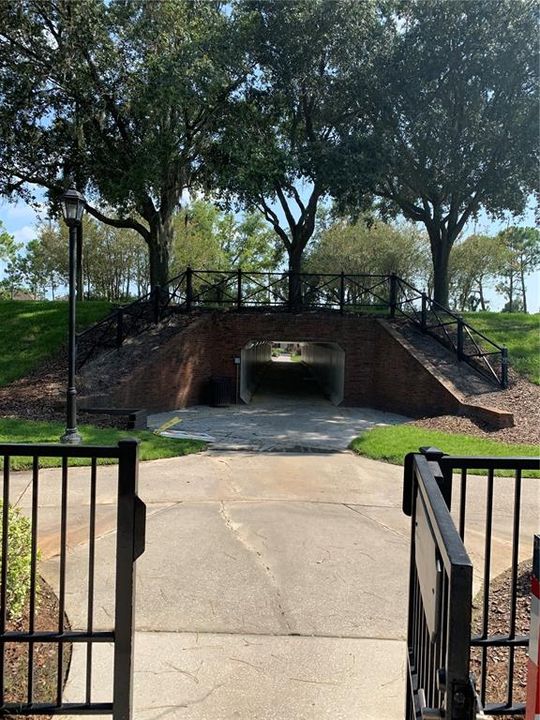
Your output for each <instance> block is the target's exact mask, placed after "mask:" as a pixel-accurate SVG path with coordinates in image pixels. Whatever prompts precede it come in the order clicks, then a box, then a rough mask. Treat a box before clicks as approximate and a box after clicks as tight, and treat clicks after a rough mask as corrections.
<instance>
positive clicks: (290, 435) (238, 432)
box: [148, 395, 408, 452]
mask: <svg viewBox="0 0 540 720" xmlns="http://www.w3.org/2000/svg"><path fill="white" fill-rule="evenodd" d="M175 417H177V418H178V424H176V425H175V426H174V429H176V430H182V431H183V432H188V433H195V434H200V433H206V434H209V435H211V436H212V437H214V438H215V439H216V443H215V444H214V445H213V448H214V449H216V450H225V451H227V450H257V451H259V452H274V451H285V450H287V451H290V450H299V451H309V450H315V451H334V452H338V451H341V450H345V449H346V448H347V447H348V445H349V443H350V442H351V440H353V439H354V438H355V437H358V435H360V434H361V433H362V432H364V431H365V430H369V429H370V428H372V427H375V426H376V425H394V424H397V423H400V422H406V421H407V420H408V418H405V417H403V416H402V415H396V414H394V413H387V412H382V411H380V410H372V409H370V408H346V407H335V406H334V405H332V403H330V402H329V401H328V400H325V399H324V398H317V397H315V398H310V399H309V401H308V402H305V401H304V402H302V403H301V404H299V403H298V401H297V400H296V399H295V398H294V397H293V398H291V397H290V396H284V397H280V396H275V395H271V396H262V397H261V396H255V398H254V401H253V403H250V404H249V405H231V406H229V407H224V408H211V407H207V406H200V407H191V408H186V409H184V410H176V411H172V412H166V413H158V414H155V415H151V416H150V417H149V419H148V424H149V426H150V427H152V428H157V427H159V426H160V425H162V424H163V423H164V422H167V421H168V420H171V419H173V418H175Z"/></svg>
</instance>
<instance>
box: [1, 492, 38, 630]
mask: <svg viewBox="0 0 540 720" xmlns="http://www.w3.org/2000/svg"><path fill="white" fill-rule="evenodd" d="M1 518H2V502H1V501H0V562H1V561H2V522H1ZM31 551H32V534H31V526H30V521H29V520H28V518H26V517H24V515H22V514H21V511H20V510H18V509H17V508H13V507H10V508H9V512H8V562H7V588H6V600H7V616H8V619H9V620H17V619H19V618H20V617H21V615H22V613H23V610H24V606H25V603H26V599H27V597H28V593H29V590H30V563H31V555H32V552H31Z"/></svg>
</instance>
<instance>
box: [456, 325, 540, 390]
mask: <svg viewBox="0 0 540 720" xmlns="http://www.w3.org/2000/svg"><path fill="white" fill-rule="evenodd" d="M463 317H464V318H465V319H466V320H467V321H468V322H469V323H470V324H471V325H472V326H473V327H475V328H476V329H477V330H480V332H482V333H484V335H487V337H488V338H490V339H491V340H494V341H495V342H496V343H499V344H500V345H505V346H506V347H507V348H508V354H509V357H510V367H512V368H513V369H514V370H515V371H516V372H518V373H519V374H520V375H525V377H527V378H528V379H529V380H530V381H531V382H533V383H536V385H540V314H539V313H536V315H526V314H525V313H496V312H472V313H463Z"/></svg>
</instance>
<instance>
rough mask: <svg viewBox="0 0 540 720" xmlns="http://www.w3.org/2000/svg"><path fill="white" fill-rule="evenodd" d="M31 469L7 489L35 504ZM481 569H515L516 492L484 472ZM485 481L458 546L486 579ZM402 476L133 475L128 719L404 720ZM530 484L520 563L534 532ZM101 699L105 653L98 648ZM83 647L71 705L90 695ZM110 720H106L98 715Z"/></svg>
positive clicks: (271, 458)
mask: <svg viewBox="0 0 540 720" xmlns="http://www.w3.org/2000/svg"><path fill="white" fill-rule="evenodd" d="M116 475H117V469H116V468H114V467H100V468H99V471H98V503H99V504H98V507H97V513H96V520H97V530H98V537H99V539H98V541H97V542H96V568H97V574H96V592H95V616H94V624H95V628H96V629H108V628H110V627H111V622H112V617H113V613H114V557H115V545H116V536H115V533H114V528H115V522H116V515H115V512H116V507H115V495H116V485H117V480H116ZM40 478H41V486H40V488H41V494H40V499H41V502H40V523H39V537H40V546H41V549H42V557H43V562H42V573H43V575H44V576H45V577H46V579H47V580H48V581H49V582H50V584H51V585H52V586H53V587H56V586H57V584H58V574H59V558H58V550H59V545H58V535H57V533H58V525H59V519H60V512H59V502H60V497H59V487H60V471H58V470H43V471H42V472H41V474H40ZM89 478H90V470H89V468H73V469H72V470H71V471H70V479H69V488H70V496H69V503H68V528H67V531H68V532H67V537H68V545H69V554H68V561H67V567H66V572H67V586H66V592H67V596H66V602H67V610H68V614H69V617H70V621H71V624H72V626H73V628H74V629H81V630H83V629H85V628H86V622H87V617H86V608H87V597H86V592H87V586H88V577H87V573H88V570H87V568H88V545H87V538H88V508H89ZM29 479H30V474H29V473H15V474H14V475H13V477H12V492H13V494H14V497H18V498H19V505H20V506H21V507H22V509H23V510H24V511H25V512H29V510H30V507H31V506H30V501H31V496H30V489H29V482H28V481H29ZM496 480H497V482H496V485H497V487H496V493H497V506H496V510H495V515H496V517H497V520H498V522H497V523H496V526H495V527H494V536H493V547H494V548H496V550H497V552H496V554H495V555H494V557H493V574H494V575H496V574H498V573H499V572H501V571H502V570H504V569H505V568H506V567H507V565H508V563H509V558H510V548H511V517H512V516H511V508H512V502H513V496H512V493H511V491H510V489H509V487H508V485H507V484H505V482H504V478H497V479H496ZM484 488H485V478H481V477H471V478H470V480H469V491H470V493H471V495H470V496H469V507H470V510H469V513H468V516H469V519H470V522H471V526H470V530H468V538H469V542H468V548H469V551H470V553H471V556H472V558H473V561H474V562H475V564H476V565H477V567H479V568H481V566H482V562H481V557H482V555H481V554H482V546H483V536H482V533H481V532H480V529H481V528H482V525H483V503H485V499H484V493H483V490H484ZM401 492H402V469H401V468H399V467H396V466H392V465H387V464H384V463H379V462H374V461H371V460H368V459H366V458H360V457H357V456H355V455H353V454H352V453H350V452H343V451H342V452H337V453H331V454H309V453H294V452H290V453H282V454H278V453H249V452H244V451H232V450H231V451H228V452H216V451H208V452H205V453H202V454H200V455H191V456H188V457H185V458H177V459H171V460H158V461H154V462H149V463H142V464H141V466H140V479H139V494H140V496H141V498H142V499H143V500H144V501H145V502H146V504H147V510H148V522H147V547H146V552H145V554H144V555H143V556H142V557H141V558H140V560H139V562H138V568H137V573H138V576H137V606H136V644H135V720H139V718H141V719H142V720H158V719H161V718H168V719H170V718H172V719H173V720H174V719H175V718H178V719H179V720H297V719H298V720H303V719H305V720H327V719H328V720H330V719H332V720H335V719H336V718H337V719H342V720H353V718H354V720H358V718H367V720H371V719H373V720H375V718H377V719H379V718H385V719H388V720H393V719H395V720H398V719H399V718H402V717H403V702H404V700H403V693H404V687H405V680H404V659H405V643H404V637H405V627H406V624H405V612H406V602H407V580H406V576H407V568H408V544H409V532H410V520H409V518H407V517H405V516H404V515H403V513H402V511H401ZM537 508H538V495H537V483H536V482H531V483H529V482H527V481H524V485H523V513H522V524H521V528H520V529H521V533H522V539H523V542H522V543H521V557H527V556H530V536H531V533H532V532H533V531H534V530H535V528H536V525H537ZM94 655H95V666H94V676H93V692H94V699H95V700H97V701H99V700H103V701H107V700H110V697H111V671H112V649H111V647H109V646H108V645H106V644H98V645H96V646H95V649H94ZM85 668H86V666H85V650H84V648H82V647H81V646H77V647H76V648H75V651H74V655H73V661H72V665H71V670H70V674H69V681H68V684H67V687H66V699H67V700H69V701H72V702H76V701H79V700H81V699H82V698H83V697H84V678H85ZM103 720H105V718H103Z"/></svg>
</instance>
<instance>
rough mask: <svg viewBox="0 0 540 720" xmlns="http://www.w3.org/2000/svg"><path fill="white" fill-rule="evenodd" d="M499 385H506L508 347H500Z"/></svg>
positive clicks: (505, 386) (504, 387) (504, 386)
mask: <svg viewBox="0 0 540 720" xmlns="http://www.w3.org/2000/svg"><path fill="white" fill-rule="evenodd" d="M501 387H502V388H503V389H504V390H506V388H507V387H508V348H506V347H503V348H501Z"/></svg>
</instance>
